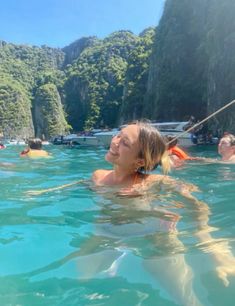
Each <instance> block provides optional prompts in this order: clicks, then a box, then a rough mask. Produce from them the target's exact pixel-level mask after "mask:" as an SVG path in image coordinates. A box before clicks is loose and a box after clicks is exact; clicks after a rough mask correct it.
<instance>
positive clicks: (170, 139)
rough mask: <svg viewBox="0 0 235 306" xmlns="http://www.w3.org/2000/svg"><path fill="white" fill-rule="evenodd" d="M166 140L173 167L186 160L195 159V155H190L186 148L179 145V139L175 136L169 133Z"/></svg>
mask: <svg viewBox="0 0 235 306" xmlns="http://www.w3.org/2000/svg"><path fill="white" fill-rule="evenodd" d="M165 141H166V145H167V152H168V154H169V157H170V161H171V166H172V167H178V166H181V165H182V164H183V163H184V161H186V160H193V159H194V157H192V156H189V155H188V154H187V153H186V152H185V151H184V150H182V149H181V148H180V147H179V146H178V145H177V143H178V139H176V138H175V137H174V136H172V135H167V136H166V137H165Z"/></svg>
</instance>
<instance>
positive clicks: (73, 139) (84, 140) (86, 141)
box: [62, 134, 102, 146]
mask: <svg viewBox="0 0 235 306" xmlns="http://www.w3.org/2000/svg"><path fill="white" fill-rule="evenodd" d="M62 143H63V144H71V145H80V146H99V145H102V143H101V141H100V140H99V139H98V138H97V137H95V136H86V135H77V134H70V135H67V136H64V137H63V140H62Z"/></svg>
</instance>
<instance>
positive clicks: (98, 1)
mask: <svg viewBox="0 0 235 306" xmlns="http://www.w3.org/2000/svg"><path fill="white" fill-rule="evenodd" d="M164 1H165V0H2V1H1V7H0V40H4V41H6V42H9V43H14V44H29V45H36V46H41V45H47V46H50V47H59V48H61V47H65V46H67V45H69V44H70V43H72V42H74V41H75V40H77V39H79V38H81V37H86V36H97V37H99V38H104V37H106V36H108V35H109V34H111V33H112V32H114V31H118V30H130V31H132V32H133V33H135V34H139V33H140V32H142V31H143V30H144V29H146V28H147V27H149V26H156V25H157V24H158V22H159V19H160V17H161V15H162V10H163V5H164Z"/></svg>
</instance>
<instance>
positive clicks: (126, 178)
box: [112, 167, 136, 184]
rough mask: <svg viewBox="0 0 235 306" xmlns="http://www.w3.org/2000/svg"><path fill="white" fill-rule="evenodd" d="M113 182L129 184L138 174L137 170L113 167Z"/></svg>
mask: <svg viewBox="0 0 235 306" xmlns="http://www.w3.org/2000/svg"><path fill="white" fill-rule="evenodd" d="M112 174H113V182H114V183H115V184H124V183H125V184H127V183H133V180H134V178H135V176H136V172H135V171H133V170H126V169H120V168H118V167H115V168H114V169H113V172H112Z"/></svg>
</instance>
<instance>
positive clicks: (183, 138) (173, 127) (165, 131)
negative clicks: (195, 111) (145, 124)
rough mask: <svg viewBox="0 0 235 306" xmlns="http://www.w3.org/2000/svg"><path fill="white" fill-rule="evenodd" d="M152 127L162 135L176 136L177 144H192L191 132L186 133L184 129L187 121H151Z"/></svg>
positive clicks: (183, 145)
mask: <svg viewBox="0 0 235 306" xmlns="http://www.w3.org/2000/svg"><path fill="white" fill-rule="evenodd" d="M151 125H152V126H153V127H155V128H156V129H158V130H159V131H160V133H161V135H163V136H167V135H171V136H173V137H177V138H178V137H179V138H178V144H179V145H180V146H182V147H190V146H192V145H193V142H192V134H191V133H187V132H186V131H185V129H184V127H185V126H186V125H188V121H173V122H158V123H151Z"/></svg>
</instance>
